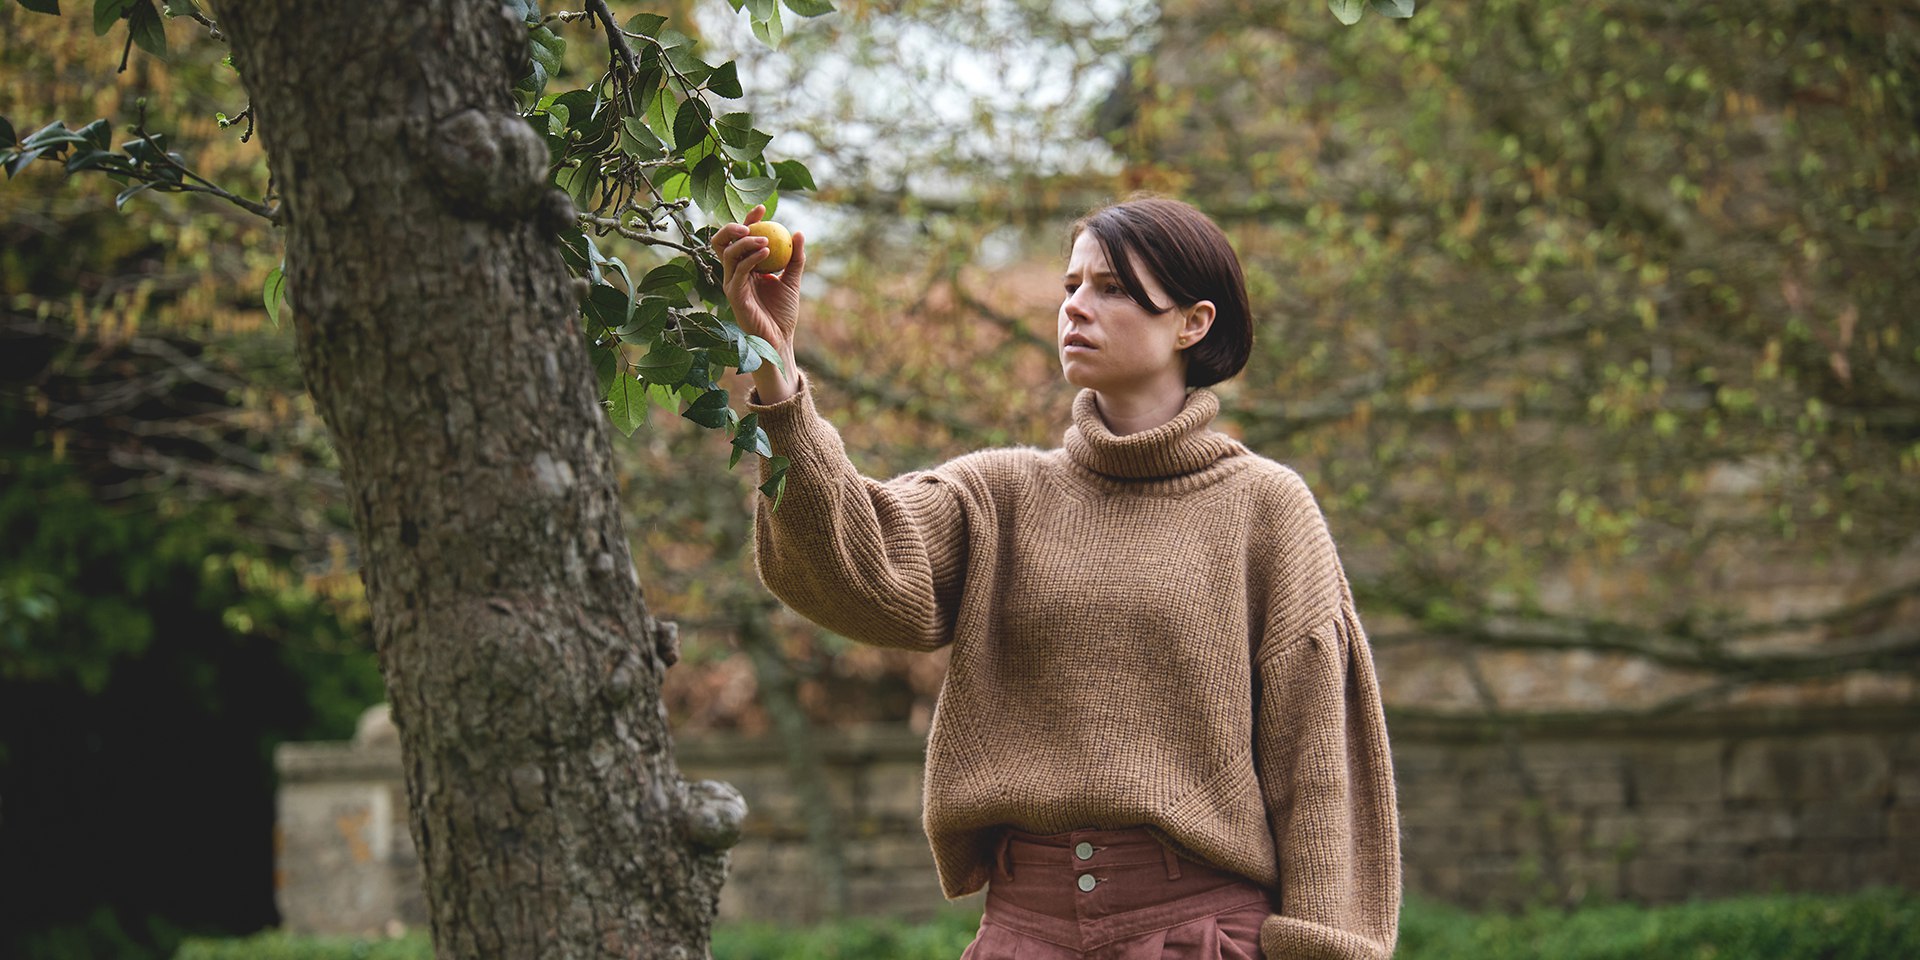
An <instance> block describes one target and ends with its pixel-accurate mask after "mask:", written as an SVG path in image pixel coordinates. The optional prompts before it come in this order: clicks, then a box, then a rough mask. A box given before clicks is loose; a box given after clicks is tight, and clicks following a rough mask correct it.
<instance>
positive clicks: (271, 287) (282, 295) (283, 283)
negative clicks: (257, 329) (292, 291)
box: [113, 184, 287, 327]
mask: <svg viewBox="0 0 1920 960" xmlns="http://www.w3.org/2000/svg"><path fill="white" fill-rule="evenodd" d="M144 186H148V184H135V187H144ZM138 192H139V191H138V190H137V189H134V188H132V187H130V188H128V189H127V190H125V191H122V192H121V194H120V197H121V199H116V200H114V201H113V202H114V205H115V206H119V205H120V204H123V203H125V202H126V200H125V199H124V198H125V197H127V196H128V195H129V194H131V193H138ZM286 266H287V264H286V261H284V260H283V261H281V262H280V265H279V266H277V267H274V268H273V269H272V270H271V271H268V273H267V286H266V288H265V289H264V290H262V291H261V292H260V299H261V300H263V301H265V302H266V305H267V319H268V320H271V321H273V325H274V326H276V327H277V326H279V325H280V302H281V301H282V300H285V299H286V296H287V272H286Z"/></svg>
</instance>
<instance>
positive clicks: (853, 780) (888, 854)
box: [277, 707, 1920, 933]
mask: <svg viewBox="0 0 1920 960" xmlns="http://www.w3.org/2000/svg"><path fill="white" fill-rule="evenodd" d="M376 709H378V708H376ZM1390 726H1391V729H1392V736H1393V744H1394V763H1395V773H1396V777H1397V779H1398V781H1399V789H1400V805H1401V810H1402V827H1403V835H1404V853H1405V861H1406V881H1407V888H1408V890H1409V891H1410V892H1412V893H1415V894H1419V895H1424V896H1427V897H1432V898H1436V899H1441V900H1446V901H1450V902H1454V903H1460V904H1465V905H1468V906H1487V905H1500V906H1511V905H1517V904H1525V903H1539V902H1549V903H1552V902H1576V901H1580V900H1594V899H1627V900H1633V901H1640V902H1653V903H1658V902H1671V901H1676V900H1684V899H1687V898H1689V897H1718V896H1726V895H1730V894H1736V893H1746V892H1769V891H1776V890H1778V891H1843V890H1853V889H1859V888H1862V887H1867V886H1874V885H1887V884H1892V885H1900V886H1905V887H1908V888H1914V889H1920V709H1916V708H1910V707H1901V708H1887V709H1876V710H1866V709H1851V710H1834V711H1817V710H1807V709H1796V710H1784V711H1770V712H1759V711H1751V712H1743V713H1722V714H1713V715H1685V716H1677V717H1670V718H1664V719H1656V720H1647V719H1635V720H1625V719H1623V720H1619V721H1610V722H1604V723H1596V722H1593V721H1591V720H1584V721H1581V722H1580V723H1578V724H1569V723H1557V722H1554V721H1552V720H1550V719H1541V718H1531V719H1520V720H1513V721H1510V722H1506V723H1501V724H1494V723H1491V722H1487V721H1482V720H1463V719H1443V718H1433V717H1425V718H1414V717H1405V716H1401V717H1395V718H1393V719H1392V720H1391V721H1390ZM821 749H822V753H823V762H824V763H825V764H826V766H827V775H828V782H829V785H830V789H831V792H832V795H833V798H834V803H835V806H836V808H837V809H838V812H839V814H840V820H839V823H840V826H841V828H842V830H843V832H844V836H845V837H846V844H845V847H846V856H847V860H848V863H847V873H848V885H849V896H850V900H851V905H852V909H853V911H854V912H855V913H859V914H890V915H894V916H902V917H925V916H927V915H930V914H932V913H934V912H936V911H938V910H939V909H941V908H942V905H943V903H944V901H943V900H942V899H941V896H940V890H939V885H938V883H937V881H936V879H935V877H934V872H933V858H932V855H931V854H930V853H929V852H928V850H927V845H926V839H925V837H924V835H922V833H921V832H920V790H921V780H920V768H921V763H922V758H923V740H922V739H921V738H920V737H919V736H918V735H916V734H914V733H912V732H911V731H910V730H907V729H905V728H904V727H869V728H861V729H856V730H850V731H832V732H823V733H822V734H821ZM678 751H679V758H680V765H681V768H682V769H683V771H684V772H685V773H686V774H687V775H688V776H689V777H690V778H708V777H711V778H716V779H721V780H726V781H728V782H731V783H733V784H734V785H735V786H736V787H738V788H739V789H740V791H741V793H742V794H743V795H745V797H746V798H747V802H748V804H749V807H750V811H751V812H750V813H749V816H748V820H747V824H746V831H745V835H744V838H743V840H742V842H741V844H740V846H738V847H737V848H735V850H734V855H733V876H732V879H731V880H730V881H729V882H728V885H727V888H726V890H725V892H724V894H723V895H722V898H721V917H722V919H723V920H733V919H742V918H749V917H751V918H755V919H776V920H787V921H796V922H803V921H807V920H812V919H817V918H818V917H819V914H820V908H821V905H820V903H819V902H818V899H817V898H818V891H820V890H821V889H822V888H823V884H822V883H821V881H820V877H819V875H818V873H817V872H816V871H815V870H814V867H813V859H812V855H811V853H810V850H809V847H808V845H807V842H806V834H805V828H804V825H803V821H802V818H801V816H800V812H799V810H798V808H797V806H796V801H795V799H794V795H793V791H792V790H790V789H789V788H788V787H787V774H786V769H785V766H784V761H783V759H782V757H781V755H780V752H779V748H778V746H777V745H776V744H775V743H773V742H772V741H771V740H770V739H765V738H751V737H737V736H717V735H705V736H699V737H693V736H683V737H682V738H681V740H680V742H679V747H678ZM279 768H280V775H281V795H280V826H279V828H278V829H279V844H278V849H279V851H280V861H279V869H278V871H277V876H278V878H279V897H280V909H281V914H282V917H283V919H284V922H285V925H286V926H287V927H288V928H289V929H292V930H299V931H327V932H356V933H365V932H387V931H390V930H392V929H395V928H397V927H398V926H411V925H417V924H420V923H423V922H424V920H425V915H424V901H423V899H422V897H421V895H420V893H419V890H418V884H419V871H418V865H417V863H416V861H415V859H414V856H413V850H412V844H411V842H410V840H409V838H408V835H407V829H406V817H405V791H404V789H403V787H402V786H401V784H400V765H399V754H398V749H397V744H396V743H395V742H394V740H393V738H392V736H391V728H390V727H388V726H385V721H384V714H383V713H376V714H374V715H372V716H370V718H369V720H368V722H366V723H363V724H362V730H361V734H360V736H358V737H357V738H356V740H355V741H354V742H353V743H350V744H287V745H284V746H283V747H282V748H281V750H280V753H279ZM978 900H979V895H977V894H976V895H975V896H974V897H972V898H969V901H968V902H969V903H973V904H977V902H978Z"/></svg>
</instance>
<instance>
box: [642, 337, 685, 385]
mask: <svg viewBox="0 0 1920 960" xmlns="http://www.w3.org/2000/svg"><path fill="white" fill-rule="evenodd" d="M635 366H636V367H638V368H639V369H640V375H641V376H643V377H645V378H647V382H648V383H666V384H674V383H679V382H680V381H681V380H682V379H684V378H685V377H686V375H687V372H688V371H689V370H691V369H693V353H692V352H691V351H689V350H688V349H687V348H686V347H683V346H680V345H679V344H677V343H671V342H668V341H664V340H663V341H661V342H659V343H655V344H654V345H653V348H652V349H650V350H648V351H647V355H646V356H644V357H641V358H640V362H639V363H637V364H635Z"/></svg>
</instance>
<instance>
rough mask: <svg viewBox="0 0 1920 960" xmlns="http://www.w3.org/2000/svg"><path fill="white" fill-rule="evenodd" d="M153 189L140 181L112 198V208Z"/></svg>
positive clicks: (118, 206)
mask: <svg viewBox="0 0 1920 960" xmlns="http://www.w3.org/2000/svg"><path fill="white" fill-rule="evenodd" d="M33 156H38V154H33ZM153 187H154V184H153V183H152V182H151V181H147V180H142V181H140V182H139V183H136V184H134V185H133V186H131V187H128V188H126V189H125V190H122V191H120V192H119V193H118V194H116V195H115V196H114V198H113V208H114V209H115V210H118V209H120V208H122V207H124V206H126V205H127V201H128V200H132V199H133V198H134V197H135V196H136V195H138V194H141V193H145V192H146V191H148V190H151V189H153Z"/></svg>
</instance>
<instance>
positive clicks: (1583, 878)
mask: <svg viewBox="0 0 1920 960" xmlns="http://www.w3.org/2000/svg"><path fill="white" fill-rule="evenodd" d="M1563 872H1564V874H1565V876H1566V890H1564V891H1562V896H1561V898H1560V899H1561V901H1562V902H1564V903H1567V904H1570V905H1577V904H1581V903H1587V902H1594V903H1609V902H1612V901H1614V900H1617V899H1619V897H1620V889H1621V888H1620V883H1621V880H1620V875H1621V873H1622V870H1621V865H1620V864H1619V863H1616V862H1610V861H1601V860H1585V859H1582V860H1577V861H1574V862H1571V863H1568V864H1567V865H1566V866H1565V867H1564V868H1563Z"/></svg>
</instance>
